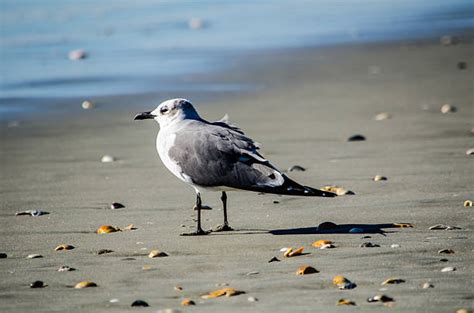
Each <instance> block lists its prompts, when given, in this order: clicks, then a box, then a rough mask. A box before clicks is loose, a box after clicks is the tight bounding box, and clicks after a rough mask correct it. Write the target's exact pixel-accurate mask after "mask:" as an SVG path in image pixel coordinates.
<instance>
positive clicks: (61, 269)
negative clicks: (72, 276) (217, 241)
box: [58, 265, 76, 272]
mask: <svg viewBox="0 0 474 313" xmlns="http://www.w3.org/2000/svg"><path fill="white" fill-rule="evenodd" d="M75 270H76V269H75V268H73V267H69V266H67V265H62V266H61V267H60V268H58V272H72V271H75Z"/></svg>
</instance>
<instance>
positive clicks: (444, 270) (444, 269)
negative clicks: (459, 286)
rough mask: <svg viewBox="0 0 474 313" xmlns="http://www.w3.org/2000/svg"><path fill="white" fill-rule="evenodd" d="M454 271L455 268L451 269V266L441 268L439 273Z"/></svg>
mask: <svg viewBox="0 0 474 313" xmlns="http://www.w3.org/2000/svg"><path fill="white" fill-rule="evenodd" d="M455 270H456V268H455V267H452V266H447V267H443V268H442V269H441V272H443V273H445V272H454V271H455Z"/></svg>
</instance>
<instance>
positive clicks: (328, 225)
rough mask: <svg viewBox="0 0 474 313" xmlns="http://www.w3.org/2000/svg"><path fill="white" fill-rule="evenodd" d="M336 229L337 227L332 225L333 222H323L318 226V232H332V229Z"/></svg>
mask: <svg viewBox="0 0 474 313" xmlns="http://www.w3.org/2000/svg"><path fill="white" fill-rule="evenodd" d="M325 191H327V190H325ZM336 228H337V225H336V224H334V223H333V222H323V223H321V224H319V225H318V231H321V230H333V229H336Z"/></svg>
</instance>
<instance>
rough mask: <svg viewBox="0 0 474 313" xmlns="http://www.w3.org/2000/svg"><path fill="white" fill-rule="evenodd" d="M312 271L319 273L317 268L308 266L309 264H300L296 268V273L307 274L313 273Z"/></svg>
mask: <svg viewBox="0 0 474 313" xmlns="http://www.w3.org/2000/svg"><path fill="white" fill-rule="evenodd" d="M314 273H319V271H318V270H317V269H315V268H314V267H312V266H309V265H303V266H300V267H299V268H298V269H297V270H296V275H308V274H314Z"/></svg>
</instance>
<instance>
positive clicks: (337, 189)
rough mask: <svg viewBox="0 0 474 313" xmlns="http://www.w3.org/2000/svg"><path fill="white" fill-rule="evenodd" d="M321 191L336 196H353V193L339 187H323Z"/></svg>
mask: <svg viewBox="0 0 474 313" xmlns="http://www.w3.org/2000/svg"><path fill="white" fill-rule="evenodd" d="M321 190H322V191H328V192H332V193H335V194H336V195H338V196H344V195H355V193H354V192H353V191H351V190H346V189H344V188H342V187H339V186H324V187H323V188H321Z"/></svg>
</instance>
